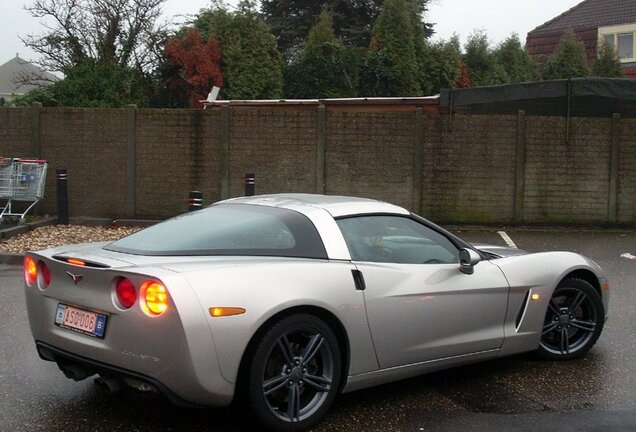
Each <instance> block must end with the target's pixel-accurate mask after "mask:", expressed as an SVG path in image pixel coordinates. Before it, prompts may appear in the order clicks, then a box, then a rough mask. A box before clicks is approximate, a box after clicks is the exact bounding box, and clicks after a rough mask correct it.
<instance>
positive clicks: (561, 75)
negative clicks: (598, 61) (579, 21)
mask: <svg viewBox="0 0 636 432" xmlns="http://www.w3.org/2000/svg"><path fill="white" fill-rule="evenodd" d="M589 74H590V69H589V67H588V65H587V56H586V54H585V46H584V45H583V43H582V42H580V41H579V40H578V39H577V38H576V35H575V34H574V32H573V31H571V30H570V31H568V32H567V33H565V35H564V36H563V38H562V39H561V42H560V43H559V47H558V48H557V50H556V52H555V53H554V54H553V55H552V56H551V57H550V58H549V59H548V61H547V62H546V66H545V71H544V72H543V79H546V80H550V79H566V78H577V77H586V76H588V75H589Z"/></svg>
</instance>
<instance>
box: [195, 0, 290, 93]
mask: <svg viewBox="0 0 636 432" xmlns="http://www.w3.org/2000/svg"><path fill="white" fill-rule="evenodd" d="M193 24H194V27H195V28H196V29H198V30H199V32H200V33H201V34H202V35H203V37H205V38H208V37H211V36H212V37H214V38H216V39H217V40H218V41H219V44H220V46H221V52H222V57H221V70H222V72H223V82H224V87H223V89H222V95H223V97H225V98H228V99H272V98H279V97H281V96H282V87H283V72H282V66H283V63H282V58H281V55H280V53H279V52H278V49H277V48H276V40H275V38H274V36H273V35H272V34H271V33H270V32H269V30H268V28H267V26H266V24H265V22H264V21H263V20H262V18H261V17H260V15H259V14H258V11H257V10H256V6H255V2H254V1H250V0H242V1H241V2H240V3H239V7H238V9H237V10H236V11H235V12H230V11H228V10H227V9H225V8H224V7H223V6H222V5H217V6H216V8H215V9H207V10H203V11H201V12H200V13H199V15H198V16H197V17H196V19H195V20H194V22H193Z"/></svg>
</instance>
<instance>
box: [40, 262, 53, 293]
mask: <svg viewBox="0 0 636 432" xmlns="http://www.w3.org/2000/svg"><path fill="white" fill-rule="evenodd" d="M38 266H39V268H40V277H41V278H42V279H41V282H40V288H42V289H46V288H48V287H49V285H50V284H51V272H50V271H49V267H48V266H47V265H46V264H45V263H44V262H42V261H40V262H39V263H38Z"/></svg>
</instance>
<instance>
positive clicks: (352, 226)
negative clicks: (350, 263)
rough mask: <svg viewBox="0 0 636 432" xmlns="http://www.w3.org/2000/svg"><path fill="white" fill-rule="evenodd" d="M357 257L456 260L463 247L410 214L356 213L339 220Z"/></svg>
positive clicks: (396, 260)
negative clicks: (379, 214)
mask: <svg viewBox="0 0 636 432" xmlns="http://www.w3.org/2000/svg"><path fill="white" fill-rule="evenodd" d="M337 223H338V226H339V227H340V231H342V234H343V236H344V238H345V241H346V242H347V246H348V248H349V252H350V253H351V257H352V259H353V260H354V261H370V262H387V263H397V264H453V263H458V262H459V250H458V249H457V247H455V245H454V244H453V243H452V242H451V241H450V240H448V239H447V238H446V237H444V236H443V235H441V234H439V233H438V232H436V231H434V230H432V229H430V228H428V227H426V226H424V225H422V224H420V223H418V222H416V221H414V220H412V219H409V218H407V217H399V216H356V217H350V218H343V219H338V220H337Z"/></svg>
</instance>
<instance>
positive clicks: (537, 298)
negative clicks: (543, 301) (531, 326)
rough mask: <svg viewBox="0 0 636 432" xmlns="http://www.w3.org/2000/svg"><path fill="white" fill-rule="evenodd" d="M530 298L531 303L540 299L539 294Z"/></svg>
mask: <svg viewBox="0 0 636 432" xmlns="http://www.w3.org/2000/svg"><path fill="white" fill-rule="evenodd" d="M530 298H531V299H532V301H539V299H540V298H541V296H540V295H539V294H536V293H535V294H532V295H531V296H530Z"/></svg>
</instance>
